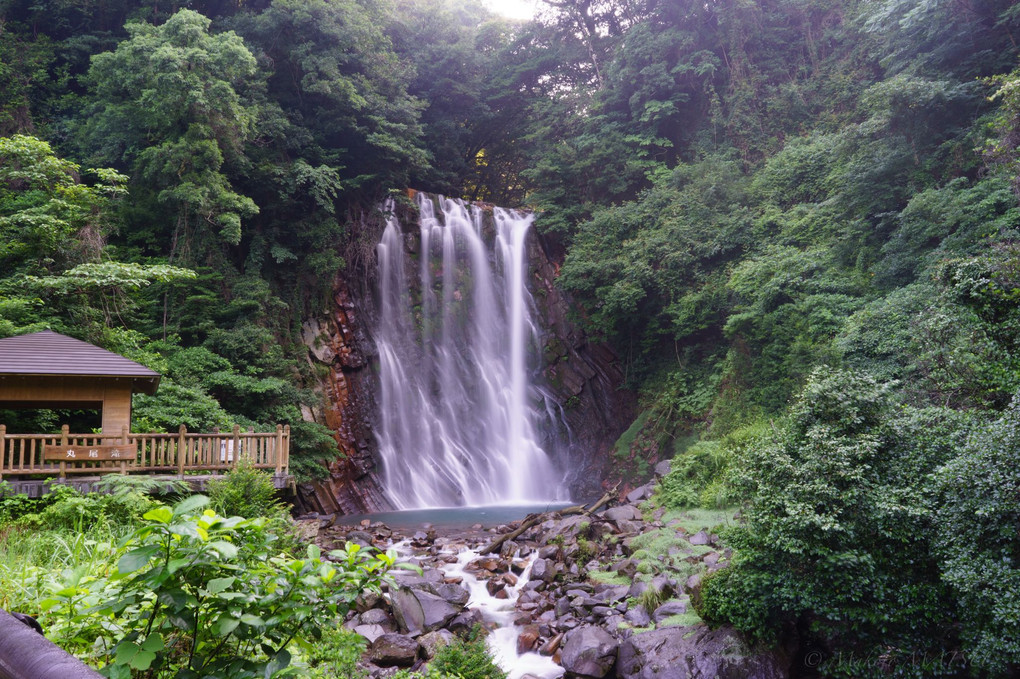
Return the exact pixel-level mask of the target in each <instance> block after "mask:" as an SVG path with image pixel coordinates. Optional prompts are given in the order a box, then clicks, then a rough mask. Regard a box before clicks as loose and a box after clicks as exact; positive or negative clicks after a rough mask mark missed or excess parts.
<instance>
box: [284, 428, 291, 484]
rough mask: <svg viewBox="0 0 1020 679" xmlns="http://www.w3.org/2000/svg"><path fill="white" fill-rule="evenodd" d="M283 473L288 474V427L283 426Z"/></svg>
mask: <svg viewBox="0 0 1020 679" xmlns="http://www.w3.org/2000/svg"><path fill="white" fill-rule="evenodd" d="M283 473H284V474H289V473H290V425H289V424H286V425H284V426H283Z"/></svg>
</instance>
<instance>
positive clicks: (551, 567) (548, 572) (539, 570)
mask: <svg viewBox="0 0 1020 679" xmlns="http://www.w3.org/2000/svg"><path fill="white" fill-rule="evenodd" d="M555 578H556V564H555V562H553V561H549V560H548V559H535V563H533V564H531V579H532V580H541V581H542V582H552V581H553V580H554V579H555Z"/></svg>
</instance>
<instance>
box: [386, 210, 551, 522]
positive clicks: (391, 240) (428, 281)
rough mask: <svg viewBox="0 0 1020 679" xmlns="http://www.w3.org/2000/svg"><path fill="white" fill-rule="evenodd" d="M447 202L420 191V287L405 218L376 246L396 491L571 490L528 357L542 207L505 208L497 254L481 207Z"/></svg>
mask: <svg viewBox="0 0 1020 679" xmlns="http://www.w3.org/2000/svg"><path fill="white" fill-rule="evenodd" d="M440 202H441V205H442V210H441V212H442V215H441V216H442V218H441V219H440V218H439V217H437V216H436V214H435V211H434V208H433V203H432V201H431V200H430V199H429V198H428V197H426V196H424V195H423V194H419V196H418V206H419V209H420V212H421V231H420V242H419V243H418V248H417V254H418V257H419V267H418V272H417V281H414V283H413V285H412V281H411V280H410V279H409V278H408V276H407V272H406V271H405V266H404V258H405V256H406V254H405V242H406V240H407V239H409V238H413V237H412V236H408V235H405V234H404V233H403V232H402V230H401V227H400V224H399V223H398V222H397V220H396V218H395V217H393V216H391V217H390V218H389V219H388V221H387V224H386V229H385V231H384V232H383V236H382V240H381V242H380V243H379V245H378V248H377V253H378V257H379V279H380V290H379V292H380V322H379V328H378V332H377V335H378V336H377V338H376V339H377V345H378V349H379V360H380V380H381V382H382V389H381V392H380V398H381V408H382V413H381V418H380V419H381V426H380V427H379V430H378V433H377V436H378V440H379V450H380V453H381V456H382V461H383V475H384V482H385V485H386V492H387V495H388V496H389V498H390V500H391V502H393V504H394V505H395V506H396V507H397V508H400V509H410V508H419V507H443V506H457V505H489V504H513V503H525V502H529V503H530V502H552V501H556V500H562V499H566V493H565V491H564V490H563V489H562V483H561V481H562V477H563V474H562V473H561V472H559V471H558V470H556V469H555V467H554V465H553V464H552V462H551V461H550V459H549V456H548V455H547V454H546V452H545V451H544V450H543V449H542V447H541V445H540V444H539V442H538V437H537V434H536V426H535V423H536V418H537V417H538V414H539V411H541V413H542V414H543V415H544V414H545V410H546V406H545V405H543V404H542V398H543V396H542V394H541V393H540V392H539V391H538V390H537V389H535V388H534V387H533V385H532V383H531V379H530V378H531V369H532V367H533V362H531V361H529V356H528V352H529V348H531V347H535V346H537V344H538V342H537V339H538V334H537V328H536V326H535V324H534V322H533V320H532V317H531V307H532V299H531V296H530V294H529V293H528V290H527V285H526V275H525V274H526V269H527V261H526V259H527V254H526V247H525V244H526V241H525V239H526V237H527V232H528V229H529V228H530V226H531V222H532V220H533V216H532V215H525V214H520V213H517V212H512V211H509V210H503V209H501V208H496V209H495V214H494V217H495V225H496V233H495V234H494V239H493V240H494V243H493V246H492V253H491V255H490V248H489V247H487V246H486V242H485V234H483V219H482V217H483V213H482V210H481V209H480V208H479V207H478V206H474V205H472V206H470V209H469V208H468V206H466V205H465V204H464V203H463V202H460V201H454V200H449V199H442V198H440ZM387 209H388V211H389V212H390V214H391V215H392V204H391V205H388V206H387ZM412 287H413V289H416V290H417V291H418V292H419V297H418V298H419V299H420V302H419V303H417V304H415V303H413V301H412V294H411V290H412Z"/></svg>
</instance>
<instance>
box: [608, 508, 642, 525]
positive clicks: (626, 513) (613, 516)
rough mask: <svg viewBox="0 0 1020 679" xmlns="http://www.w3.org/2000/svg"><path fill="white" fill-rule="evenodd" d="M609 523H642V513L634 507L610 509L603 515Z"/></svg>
mask: <svg viewBox="0 0 1020 679" xmlns="http://www.w3.org/2000/svg"><path fill="white" fill-rule="evenodd" d="M602 516H604V517H605V518H606V519H607V520H608V521H640V520H641V512H639V511H638V509H637V507H635V506H634V505H620V506H619V507H610V508H609V509H607V510H606V511H604V512H603V513H602Z"/></svg>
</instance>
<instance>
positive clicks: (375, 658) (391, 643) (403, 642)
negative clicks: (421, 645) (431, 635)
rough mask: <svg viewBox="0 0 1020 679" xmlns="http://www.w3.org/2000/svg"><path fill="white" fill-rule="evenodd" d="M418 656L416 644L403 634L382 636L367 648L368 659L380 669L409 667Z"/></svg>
mask: <svg viewBox="0 0 1020 679" xmlns="http://www.w3.org/2000/svg"><path fill="white" fill-rule="evenodd" d="M417 656H418V642H417V641H415V640H414V639H412V638H411V637H405V636H404V635H403V634H384V635H382V636H381V637H379V638H378V639H376V640H375V641H373V642H372V645H371V646H370V647H369V648H368V659H369V660H371V661H372V662H373V663H375V664H376V665H379V666H380V667H393V666H398V667H409V666H411V665H413V664H414V661H415V658H416V657H417Z"/></svg>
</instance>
